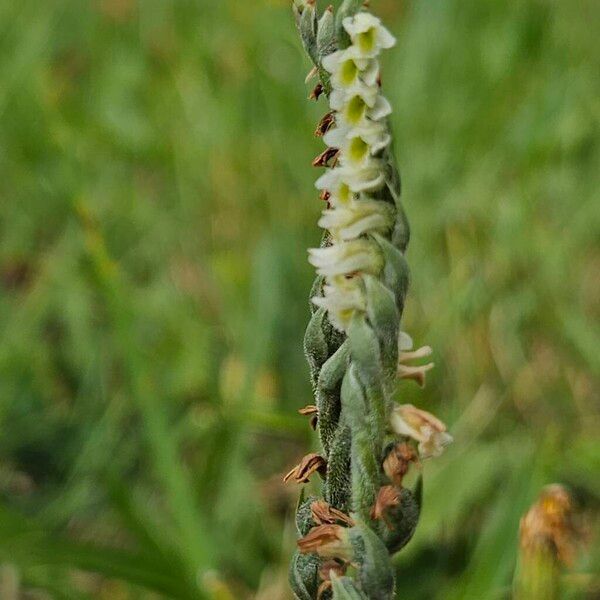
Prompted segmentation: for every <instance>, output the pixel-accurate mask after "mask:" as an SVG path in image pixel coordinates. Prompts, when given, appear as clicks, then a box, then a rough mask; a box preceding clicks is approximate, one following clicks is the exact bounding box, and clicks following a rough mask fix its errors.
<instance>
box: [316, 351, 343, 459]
mask: <svg viewBox="0 0 600 600" xmlns="http://www.w3.org/2000/svg"><path fill="white" fill-rule="evenodd" d="M348 356H349V347H348V344H347V343H346V342H344V343H343V344H342V345H341V346H340V347H339V348H338V349H337V350H336V352H335V353H334V354H333V355H332V356H331V357H330V358H328V359H327V361H326V362H325V363H324V364H323V366H322V368H321V371H320V373H319V377H318V380H317V389H316V394H315V396H316V402H317V409H318V420H317V427H318V431H319V437H320V439H321V444H322V445H323V448H324V450H325V452H326V453H329V445H330V443H331V439H332V437H333V435H334V433H335V430H336V427H337V425H338V420H339V417H340V410H341V403H340V385H341V382H342V379H343V377H344V373H345V372H346V368H347V366H348Z"/></svg>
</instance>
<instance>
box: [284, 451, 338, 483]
mask: <svg viewBox="0 0 600 600" xmlns="http://www.w3.org/2000/svg"><path fill="white" fill-rule="evenodd" d="M326 470H327V461H326V460H325V459H324V458H323V457H322V456H320V455H318V454H315V453H314V452H311V453H310V454H307V455H306V456H305V457H304V458H303V459H302V460H301V461H300V462H299V463H298V464H297V465H296V466H295V467H294V468H293V469H292V470H291V471H290V472H289V473H288V474H287V475H286V476H285V477H284V478H283V482H284V483H287V482H288V481H290V480H292V479H293V480H294V481H295V482H296V483H308V480H309V479H310V476H311V475H312V474H313V473H315V472H318V473H319V474H320V475H325V472H326Z"/></svg>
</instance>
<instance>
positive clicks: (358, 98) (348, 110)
mask: <svg viewBox="0 0 600 600" xmlns="http://www.w3.org/2000/svg"><path fill="white" fill-rule="evenodd" d="M329 104H330V106H331V108H333V110H335V111H337V112H338V121H341V123H339V124H343V123H347V124H348V125H359V124H360V123H362V122H364V121H365V119H367V118H368V119H370V120H371V121H381V119H383V118H385V117H387V116H388V115H390V114H391V113H392V106H391V104H390V103H389V102H388V100H387V99H386V98H384V97H383V96H382V95H381V94H380V93H379V86H378V85H371V86H368V85H356V86H353V87H352V88H349V89H347V90H345V89H339V90H333V92H331V96H330V98H329Z"/></svg>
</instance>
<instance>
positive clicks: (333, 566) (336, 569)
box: [317, 560, 348, 600]
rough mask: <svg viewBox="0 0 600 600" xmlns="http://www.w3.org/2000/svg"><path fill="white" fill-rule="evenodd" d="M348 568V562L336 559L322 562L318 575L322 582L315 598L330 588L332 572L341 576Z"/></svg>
mask: <svg viewBox="0 0 600 600" xmlns="http://www.w3.org/2000/svg"><path fill="white" fill-rule="evenodd" d="M347 569H348V563H345V562H339V561H337V560H327V561H325V562H324V563H323V565H322V566H321V568H320V569H319V577H320V578H321V579H322V580H323V583H321V585H320V586H319V589H318V590H317V600H318V599H319V598H321V597H322V596H323V594H324V593H325V592H326V591H327V590H329V589H331V578H332V577H331V575H332V572H333V574H334V575H335V576H336V577H342V576H343V575H345V574H346V571H347Z"/></svg>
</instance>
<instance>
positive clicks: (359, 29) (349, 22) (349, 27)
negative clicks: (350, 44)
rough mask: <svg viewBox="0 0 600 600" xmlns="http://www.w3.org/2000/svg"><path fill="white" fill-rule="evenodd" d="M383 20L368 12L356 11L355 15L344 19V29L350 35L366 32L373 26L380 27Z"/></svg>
mask: <svg viewBox="0 0 600 600" xmlns="http://www.w3.org/2000/svg"><path fill="white" fill-rule="evenodd" d="M380 24H381V20H380V19H378V18H377V17H375V16H374V15H372V14H370V13H368V12H359V13H356V14H355V15H354V16H353V17H346V18H345V19H344V20H343V21H342V25H343V27H344V29H345V30H346V31H347V32H348V35H349V36H350V37H352V36H354V35H357V34H359V33H365V31H369V29H371V28H372V27H378V26H379V25H380Z"/></svg>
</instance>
